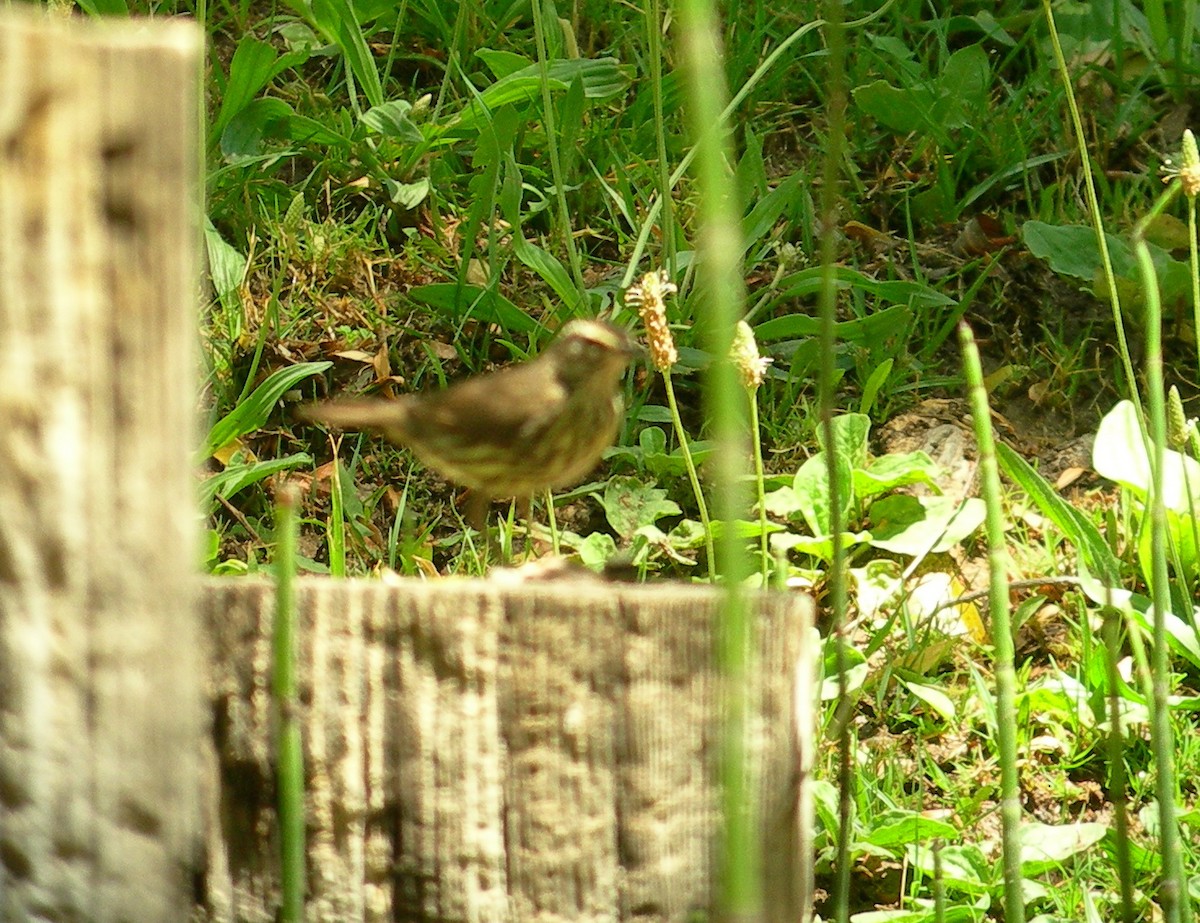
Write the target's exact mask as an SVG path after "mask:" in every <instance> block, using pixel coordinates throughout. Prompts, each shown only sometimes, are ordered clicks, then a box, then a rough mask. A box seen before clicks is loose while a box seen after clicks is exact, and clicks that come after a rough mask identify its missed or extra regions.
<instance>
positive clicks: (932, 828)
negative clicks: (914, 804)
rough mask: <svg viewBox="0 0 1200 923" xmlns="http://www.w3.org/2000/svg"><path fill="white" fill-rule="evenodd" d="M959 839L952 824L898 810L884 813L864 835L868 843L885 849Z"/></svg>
mask: <svg viewBox="0 0 1200 923" xmlns="http://www.w3.org/2000/svg"><path fill="white" fill-rule="evenodd" d="M958 837H959V831H958V830H957V829H956V828H955V827H954V826H953V825H952V824H948V823H946V822H945V821H941V820H935V819H934V818H932V817H925V816H923V815H921V814H918V813H916V812H915V811H905V810H901V809H898V808H897V809H893V810H890V811H884V812H883V813H882V814H880V815H879V816H878V817H876V818H875V819H874V822H873V824H872V827H871V829H870V830H868V831H867V832H866V833H864V834H862V838H863V839H864V840H865V841H866V842H868V843H870V844H872V845H873V846H882V847H884V848H885V849H896V848H898V847H901V846H906V845H908V844H909V843H928V842H929V841H930V840H937V839H942V840H956V839H958Z"/></svg>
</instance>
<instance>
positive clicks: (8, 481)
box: [0, 9, 205, 921]
mask: <svg viewBox="0 0 1200 923" xmlns="http://www.w3.org/2000/svg"><path fill="white" fill-rule="evenodd" d="M201 49H202V39H201V35H200V32H199V30H198V29H197V28H196V27H195V26H194V25H193V24H189V23H182V22H168V21H162V22H137V23H133V22H118V23H90V22H81V21H78V20H63V19H55V18H49V17H46V16H42V15H38V11H37V10H32V11H31V10H28V9H26V10H21V9H4V10H0V919H3V920H12V921H20V920H27V919H38V920H89V921H108V920H113V921H116V920H126V921H150V920H153V921H169V920H184V919H187V918H188V915H189V913H190V910H191V903H192V892H193V879H194V877H195V875H196V874H197V873H196V871H195V869H196V864H197V857H198V855H199V852H198V842H199V839H200V836H201V832H200V826H201V824H200V819H199V805H200V798H199V795H198V777H199V774H198V762H199V760H198V754H199V752H200V740H201V735H202V733H203V731H204V728H205V723H204V720H203V718H202V715H203V711H202V707H201V706H202V700H201V689H200V675H201V671H200V669H199V665H200V658H201V649H200V646H199V642H200V635H199V630H198V628H199V626H198V624H197V621H196V618H195V611H196V610H195V605H194V601H195V582H196V581H195V571H196V553H195V547H196V545H195V542H194V541H193V536H194V535H195V534H196V532H197V522H196V512H195V504H194V501H193V489H194V480H193V475H192V467H191V466H192V458H191V453H192V452H193V451H194V446H195V443H196V440H195V437H194V431H195V427H194V400H195V398H194V394H195V390H194V377H193V369H194V368H195V366H196V350H195V339H196V330H197V321H196V317H197V312H196V303H197V297H196V296H197V290H198V261H197V254H198V244H199V232H198V227H199V222H198V216H199V208H198V204H199V190H200V182H199V150H198V146H197V138H196V134H197V123H198V116H197V113H198V105H199V89H198V83H199V77H200V61H201Z"/></svg>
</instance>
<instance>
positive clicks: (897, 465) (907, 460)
mask: <svg viewBox="0 0 1200 923" xmlns="http://www.w3.org/2000/svg"><path fill="white" fill-rule="evenodd" d="M937 472H938V466H937V464H936V463H935V462H934V460H933V459H932V458H930V457H929V456H928V455H926V454H925V453H924V452H907V453H905V454H903V455H883V456H881V457H879V458H876V459H875V460H874V461H872V462H871V463H870V464H869V465H867V467H865V468H856V469H855V471H854V492H855V494H856V495H857V496H858V498H859V499H860V500H865V499H866V498H868V497H872V496H874V495H875V494H880V493H883V492H884V491H887V490H893V489H895V488H897V487H904V486H905V485H908V484H928V485H929V486H930V487H937V483H936V481H935V480H934V478H935V476H936V475H937Z"/></svg>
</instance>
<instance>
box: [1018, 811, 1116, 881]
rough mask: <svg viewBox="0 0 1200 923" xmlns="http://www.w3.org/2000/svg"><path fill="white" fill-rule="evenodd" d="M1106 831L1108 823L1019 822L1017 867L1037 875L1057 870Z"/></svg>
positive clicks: (1101, 837) (1096, 841)
mask: <svg viewBox="0 0 1200 923" xmlns="http://www.w3.org/2000/svg"><path fill="white" fill-rule="evenodd" d="M1106 833H1108V824H1096V823H1085V824H1064V825H1062V826H1057V827H1052V826H1050V825H1049V824H1041V823H1038V822H1036V821H1033V822H1030V823H1025V824H1021V870H1022V872H1024V874H1026V875H1040V874H1042V873H1043V872H1049V871H1052V870H1056V869H1059V868H1061V867H1062V865H1063V863H1064V862H1066V861H1067V860H1068V859H1070V858H1072V857H1074V856H1077V855H1079V854H1080V853H1082V852H1086V851H1087V850H1088V849H1091V847H1093V846H1094V845H1096V844H1097V843H1099V842H1100V841H1101V840H1102V839H1104V836H1105V834H1106Z"/></svg>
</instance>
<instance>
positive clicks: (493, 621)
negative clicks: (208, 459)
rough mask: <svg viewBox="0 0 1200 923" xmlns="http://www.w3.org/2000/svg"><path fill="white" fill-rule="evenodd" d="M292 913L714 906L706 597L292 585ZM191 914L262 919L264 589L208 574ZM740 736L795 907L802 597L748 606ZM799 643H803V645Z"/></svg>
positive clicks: (712, 694) (491, 586)
mask: <svg viewBox="0 0 1200 923" xmlns="http://www.w3.org/2000/svg"><path fill="white" fill-rule="evenodd" d="M298 591H299V592H298V600H297V605H298V610H299V613H300V619H301V623H300V628H299V644H300V660H301V668H300V678H301V699H302V702H303V703H304V704H303V708H304V713H303V723H304V741H305V758H306V775H307V781H308V786H309V795H308V815H309V830H308V848H309V860H310V878H311V881H310V895H309V913H310V916H309V919H310V920H317V921H334V920H370V921H385V920H387V921H390V920H430V921H432V920H464V921H468V920H469V921H508V920H519V921H568V920H569V921H601V920H604V921H609V920H646V921H652V920H684V919H686V918H687V916H688V913H689V912H690V911H692V910H706V909H707V908H709V907H710V906H711V898H712V894H711V889H712V887H713V866H712V857H713V855H714V845H715V837H716V835H717V832H718V830H719V826H720V824H719V798H718V788H717V782H716V780H717V768H718V767H717V756H718V753H719V742H720V733H721V722H720V714H721V708H720V702H721V695H720V689H721V686H720V682H719V680H718V678H717V676H716V674H715V672H714V656H713V649H714V643H715V638H716V632H715V620H716V616H717V606H718V601H719V595H718V594H716V593H713V592H712V591H710V590H708V589H706V588H697V587H689V586H673V587H658V588H647V587H636V586H625V585H616V584H608V583H603V582H599V581H594V582H593V581H585V582H571V583H562V584H560V583H553V582H552V583H531V584H525V585H522V586H518V587H508V586H504V585H501V584H498V583H496V582H485V581H467V580H462V581H459V580H447V581H439V582H432V583H426V582H420V581H403V582H401V583H400V584H399V585H394V586H390V585H385V584H382V583H377V582H363V581H331V580H324V579H308V580H302V581H301V582H300V585H299V587H298ZM204 598H205V608H206V610H207V612H206V621H207V625H208V629H209V633H210V636H211V638H212V639H213V643H214V645H215V647H214V651H213V658H212V664H213V666H212V672H211V676H210V683H209V694H210V696H211V699H212V702H213V705H214V714H215V716H216V717H215V723H214V742H215V754H214V760H215V765H214V767H213V771H212V773H211V778H212V779H213V780H214V784H213V787H212V790H211V794H212V798H211V802H210V803H211V810H212V815H211V816H212V823H211V826H210V835H209V841H208V842H209V856H210V867H209V875H208V878H207V881H206V891H205V893H204V894H203V896H202V900H201V906H200V908H199V909H200V911H202V916H203V917H204V918H205V919H210V920H214V921H216V920H219V921H231V920H238V921H253V923H258V921H267V920H271V919H273V913H274V910H273V908H274V906H275V901H276V882H275V873H274V869H273V868H272V867H271V864H270V863H271V861H272V860H271V857H272V855H273V850H272V848H271V836H272V833H271V831H272V824H273V817H274V808H273V783H272V761H271V749H270V733H271V728H270V715H271V703H270V701H269V696H268V675H269V673H268V661H269V630H270V624H271V615H272V606H273V593H272V590H271V588H270V586H268V585H266V584H262V583H253V582H241V581H236V582H235V581H223V582H211V583H209V584H208V585H207V587H206V589H205V596H204ZM752 611H753V612H754V613H755V621H756V631H757V638H758V642H757V653H756V660H757V663H756V668H755V671H754V677H755V681H754V685H753V688H752V690H751V711H750V714H751V716H752V720H751V722H750V727H749V728H748V737H747V740H748V743H749V746H750V752H751V754H752V756H751V761H752V766H751V771H752V775H753V778H754V779H755V781H756V783H757V785H758V789H759V792H760V799H759V800H760V803H759V804H757V805H754V806H752V808H751V810H752V811H753V812H754V813H755V816H757V817H758V818H759V826H760V830H761V831H762V843H763V846H764V851H765V852H766V853H767V855H768V857H769V863H768V865H767V869H768V872H767V874H768V876H769V880H765V881H764V888H765V889H766V891H767V892H768V895H769V903H770V907H769V908H768V914H767V917H766V918H767V919H780V920H782V919H788V920H796V919H798V918H799V917H798V915H797V913H796V912H795V908H796V906H797V901H799V900H801V899H802V898H801V896H800V888H799V885H798V883H797V880H796V876H797V871H796V865H795V860H796V855H797V852H796V850H797V847H796V827H797V817H796V813H795V812H796V807H795V806H796V792H795V787H796V781H797V777H798V772H799V770H798V769H797V764H796V760H797V756H796V754H797V741H796V739H795V734H794V730H793V711H794V708H795V707H796V703H795V700H794V694H795V681H796V670H797V663H798V661H799V659H800V655H801V653H802V651H803V650H804V649H805V646H806V644H808V643H809V641H808V639H809V637H810V636H809V628H808V627H807V626H808V625H809V624H811V607H810V604H809V603H808V601H807V600H805V599H803V598H801V597H797V596H785V595H762V596H756V597H754V598H753V601H752ZM810 653H811V652H810Z"/></svg>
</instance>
